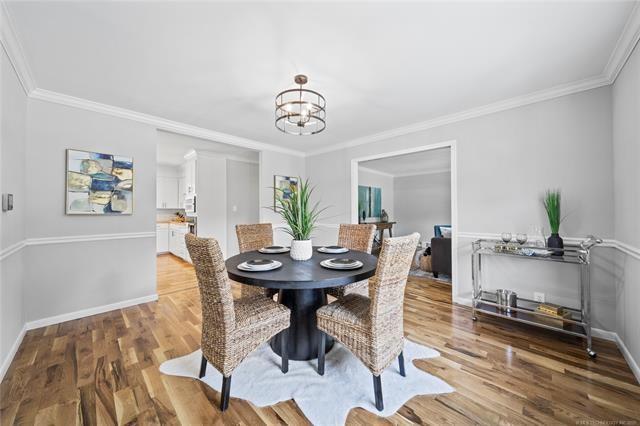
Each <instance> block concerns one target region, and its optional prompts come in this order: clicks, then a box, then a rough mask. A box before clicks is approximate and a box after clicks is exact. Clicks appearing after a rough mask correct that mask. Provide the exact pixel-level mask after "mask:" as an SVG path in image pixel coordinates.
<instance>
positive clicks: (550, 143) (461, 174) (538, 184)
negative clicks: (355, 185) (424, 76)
mask: <svg viewBox="0 0 640 426" xmlns="http://www.w3.org/2000/svg"><path fill="white" fill-rule="evenodd" d="M450 140H456V141H457V159H458V161H457V176H456V177H457V180H458V199H457V204H458V210H459V211H458V214H459V217H458V220H459V222H458V229H457V231H458V232H463V233H470V234H478V233H500V232H503V231H511V232H513V233H516V232H527V231H528V230H529V229H530V227H531V225H544V226H545V227H546V229H548V225H547V221H546V218H545V216H544V211H543V208H542V205H541V196H542V194H543V192H544V190H545V189H547V188H556V187H558V188H561V189H562V191H563V196H564V204H563V206H564V211H565V212H566V213H568V217H567V219H566V220H565V222H564V223H563V225H562V227H561V228H560V231H561V234H562V235H565V236H571V237H582V236H585V235H587V234H592V233H593V234H596V235H599V236H601V237H609V238H610V237H612V235H613V225H612V221H611V218H612V217H613V195H612V192H613V191H612V190H611V188H612V187H613V182H612V176H613V171H612V163H613V161H612V145H611V89H610V87H603V88H599V89H594V90H589V91H585V92H581V93H576V94H573V95H570V96H564V97H560V98H556V99H553V100H549V101H544V102H540V103H536V104H531V105H527V106H523V107H520V108H515V109H511V110H507V111H503V112H498V113H495V114H491V115H486V116H482V117H478V118H474V119H470V120H465V121H460V122H457V123H452V124H449V125H445V126H441V127H437V128H433V129H429V130H425V131H421V132H417V133H412V134H408V135H404V136H399V137H396V138H393V139H389V140H384V141H380V142H374V143H370V144H366V145H361V146H355V147H351V148H346V149H342V150H339V151H333V152H329V153H325V154H319V155H315V156H312V157H309V158H307V165H306V167H307V174H308V176H310V177H311V178H312V179H313V181H314V182H315V183H316V184H317V185H318V193H319V194H320V196H321V198H322V199H323V201H324V202H325V203H326V204H329V205H332V206H333V210H332V211H334V212H335V214H336V216H337V217H336V218H332V220H331V221H332V222H333V223H336V222H339V221H345V222H349V221H350V218H351V215H350V206H351V200H350V197H351V193H350V187H349V185H347V184H345V183H346V182H349V181H350V162H351V160H352V159H354V158H359V157H365V156H370V155H375V154H380V153H386V152H393V151H398V150H402V149H407V148H415V147H418V146H423V145H428V144H435V143H441V142H444V141H450ZM472 240H473V238H460V240H459V244H460V247H459V252H458V266H459V271H458V272H459V277H458V286H457V294H454V298H456V300H462V299H463V298H468V297H469V296H470V293H471V272H470V262H471V261H470V243H471V241H472ZM605 250H606V249H596V250H595V251H596V256H598V252H600V253H604V252H605ZM601 256H603V257H606V255H605V254H602V255H601ZM594 261H595V260H594ZM604 261H605V260H603V262H604ZM536 266H537V265H536ZM537 270H538V269H537V268H536V269H535V270H534V271H532V275H533V273H535V272H536V271H537ZM545 273H546V274H547V275H548V274H549V273H547V272H545ZM599 273H600V271H599V269H595V268H594V274H596V276H594V280H593V285H594V293H595V294H599V293H602V297H604V298H605V299H606V300H607V302H606V303H603V304H602V306H611V305H615V301H612V300H609V299H613V298H615V296H614V294H615V293H614V292H612V288H611V287H612V283H611V282H612V277H611V276H610V274H609V275H606V273H604V272H603V274H605V275H604V276H598V275H597V274H599ZM545 278H548V279H550V280H553V287H552V288H549V289H547V290H548V291H552V290H555V291H557V292H558V293H560V292H561V291H562V289H563V288H565V286H566V285H565V283H564V280H565V279H566V277H565V276H564V274H563V272H556V273H551V276H547V277H545ZM595 294H594V297H595ZM550 296H552V295H550ZM598 314H599V315H596V316H595V322H596V324H597V326H598V327H600V328H605V329H608V330H613V329H614V328H615V318H614V317H615V314H614V312H613V311H612V310H608V311H607V312H599V313H598Z"/></svg>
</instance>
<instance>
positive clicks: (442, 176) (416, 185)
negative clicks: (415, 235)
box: [394, 171, 451, 241]
mask: <svg viewBox="0 0 640 426" xmlns="http://www.w3.org/2000/svg"><path fill="white" fill-rule="evenodd" d="M394 194H395V198H394V205H395V212H396V214H395V220H396V221H397V222H398V223H397V224H396V225H395V228H396V229H395V233H396V235H409V234H411V233H412V232H419V233H420V241H431V237H433V226H434V225H446V224H450V223H451V173H450V172H448V171H447V172H441V173H430V174H423V175H416V176H404V177H396V178H395V179H394Z"/></svg>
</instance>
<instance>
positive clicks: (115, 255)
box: [25, 99, 156, 321]
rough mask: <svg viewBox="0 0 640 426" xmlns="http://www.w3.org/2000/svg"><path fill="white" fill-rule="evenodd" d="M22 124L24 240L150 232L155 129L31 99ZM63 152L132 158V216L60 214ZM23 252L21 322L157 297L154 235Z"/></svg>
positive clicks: (44, 246) (152, 228)
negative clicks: (24, 129)
mask: <svg viewBox="0 0 640 426" xmlns="http://www.w3.org/2000/svg"><path fill="white" fill-rule="evenodd" d="M27 120H28V131H27V153H26V154H27V164H28V170H29V173H28V175H27V180H26V192H27V194H29V197H28V198H27V206H26V212H27V223H28V227H27V233H26V236H27V238H30V239H42V238H47V237H55V238H59V237H85V236H89V235H98V234H122V233H144V232H150V233H152V234H153V233H154V232H155V218H156V209H155V198H156V143H155V135H156V130H155V129H154V128H153V127H151V126H148V125H145V124H141V123H136V122H133V121H130V120H124V119H119V118H115V117H111V116H107V115H104V114H97V113H93V112H89V111H85V110H81V109H77V108H71V107H67V106H63V105H58V104H54V103H49V102H43V101H38V100H33V99H29V103H28V116H27ZM67 148H75V149H83V150H89V151H97V152H104V153H109V154H119V155H126V156H130V157H133V161H134V186H135V195H134V207H133V214H132V215H128V216H68V215H66V214H65V204H64V200H65V193H64V185H65V180H64V179H65V178H64V176H65V150H66V149H67ZM40 241H41V242H42V240H40ZM28 249H29V265H28V267H27V268H25V283H26V286H25V300H26V301H27V302H26V303H25V317H26V318H25V319H26V321H33V320H38V319H42V318H46V317H50V316H55V315H60V314H67V313H70V312H73V311H78V310H82V309H88V308H93V307H98V306H102V305H107V304H111V303H116V302H122V301H126V300H129V299H135V298H139V297H144V296H150V295H153V294H155V291H156V288H155V269H156V263H155V240H154V237H153V235H151V236H149V237H147V238H127V239H120V240H117V241H86V242H72V243H67V242H53V243H47V244H41V245H37V246H29V247H28Z"/></svg>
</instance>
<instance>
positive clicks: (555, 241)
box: [543, 190, 564, 256]
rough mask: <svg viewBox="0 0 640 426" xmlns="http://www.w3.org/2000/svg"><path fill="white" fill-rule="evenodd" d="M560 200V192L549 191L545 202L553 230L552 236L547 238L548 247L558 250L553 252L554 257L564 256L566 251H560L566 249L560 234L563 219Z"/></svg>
mask: <svg viewBox="0 0 640 426" xmlns="http://www.w3.org/2000/svg"><path fill="white" fill-rule="evenodd" d="M560 198H561V197H560V190H555V191H552V190H547V192H546V193H545V196H544V201H543V204H544V209H545V210H546V211H547V217H548V218H549V227H550V228H551V236H550V237H549V238H547V247H549V248H552V249H556V250H554V252H553V256H562V255H564V250H558V249H562V248H564V242H563V241H562V238H561V237H560V235H559V234H558V232H559V231H560V223H561V222H562V219H563V218H562V216H561V215H560Z"/></svg>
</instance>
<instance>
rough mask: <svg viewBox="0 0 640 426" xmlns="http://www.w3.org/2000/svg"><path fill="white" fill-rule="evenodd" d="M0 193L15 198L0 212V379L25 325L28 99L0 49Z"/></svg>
mask: <svg viewBox="0 0 640 426" xmlns="http://www.w3.org/2000/svg"><path fill="white" fill-rule="evenodd" d="M0 93H1V94H2V100H1V103H0V189H1V190H0V192H1V193H2V194H5V193H12V194H13V195H14V199H13V203H14V210H13V211H10V212H0V254H1V255H0V380H2V377H3V375H4V373H5V371H6V368H7V367H8V363H9V361H10V359H11V355H12V354H11V351H12V349H14V344H15V342H16V339H17V338H18V337H19V335H20V332H21V330H22V327H23V324H24V312H23V305H22V299H23V292H24V288H23V256H24V250H18V251H16V252H14V253H13V254H9V251H10V250H11V248H12V247H13V248H15V247H16V246H15V245H16V244H21V243H22V242H23V241H24V239H25V208H26V206H25V198H26V193H25V174H26V171H25V150H26V113H27V98H26V95H25V93H24V91H23V90H22V87H21V86H20V82H19V80H18V78H17V76H16V74H15V72H14V70H13V67H12V66H11V63H10V62H9V58H8V57H7V55H6V53H5V51H4V50H3V49H1V48H0Z"/></svg>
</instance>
